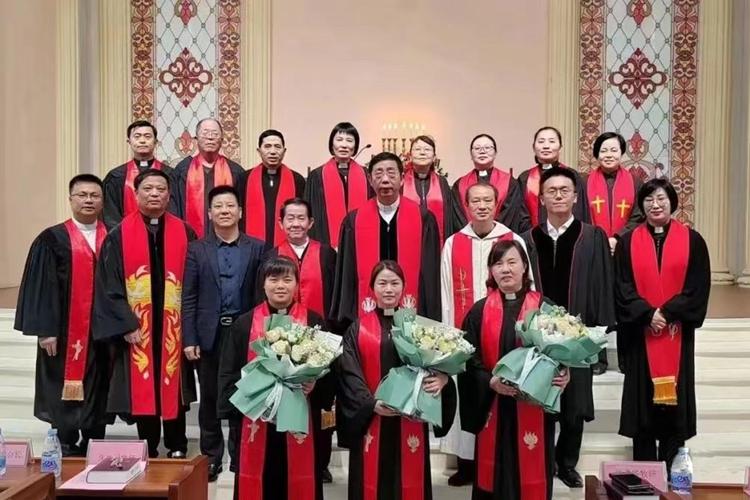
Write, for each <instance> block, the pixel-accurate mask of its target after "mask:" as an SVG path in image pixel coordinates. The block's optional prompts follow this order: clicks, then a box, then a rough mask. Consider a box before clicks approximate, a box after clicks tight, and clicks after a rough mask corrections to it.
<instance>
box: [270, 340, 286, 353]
mask: <svg viewBox="0 0 750 500" xmlns="http://www.w3.org/2000/svg"><path fill="white" fill-rule="evenodd" d="M271 349H273V352H275V353H276V354H278V355H279V356H283V355H284V354H289V350H290V349H289V342H287V341H286V340H279V341H277V342H274V343H273V344H271Z"/></svg>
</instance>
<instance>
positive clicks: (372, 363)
mask: <svg viewBox="0 0 750 500" xmlns="http://www.w3.org/2000/svg"><path fill="white" fill-rule="evenodd" d="M382 335H383V334H382V331H381V328H380V320H379V319H378V315H377V313H375V312H374V311H371V312H368V313H365V314H363V315H361V316H360V321H359V335H358V340H357V343H358V347H359V352H360V359H361V360H362V372H363V374H364V376H365V383H367V387H369V389H370V392H372V393H373V394H375V391H376V390H377V388H378V385H379V384H380V379H381V377H380V373H381V367H380V342H381V340H382ZM381 418H382V417H381V416H380V415H377V414H375V415H374V416H373V418H372V421H371V422H370V427H369V428H368V429H367V434H365V435H364V436H363V437H362V441H363V443H362V449H363V462H364V474H363V477H364V500H377V499H378V475H379V471H378V459H379V454H380V424H381ZM388 418H398V419H399V420H400V421H401V443H400V445H399V450H400V452H401V498H404V499H407V498H408V499H420V498H424V479H425V478H424V467H425V463H424V448H423V447H424V446H428V445H429V442H428V440H427V435H426V432H425V429H424V424H422V423H421V422H417V421H413V420H409V419H407V418H400V417H388ZM394 451H395V450H394Z"/></svg>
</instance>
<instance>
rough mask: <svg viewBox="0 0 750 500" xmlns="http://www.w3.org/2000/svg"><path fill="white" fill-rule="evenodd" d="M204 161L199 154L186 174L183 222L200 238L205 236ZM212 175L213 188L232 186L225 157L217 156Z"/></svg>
mask: <svg viewBox="0 0 750 500" xmlns="http://www.w3.org/2000/svg"><path fill="white" fill-rule="evenodd" d="M205 162H206V161H205V160H204V159H203V156H202V155H201V154H200V153H199V154H198V155H196V156H195V157H193V161H191V162H190V166H189V167H188V173H187V185H186V199H185V205H186V206H185V220H186V221H187V223H188V224H190V227H192V228H193V231H195V234H197V235H198V237H199V238H202V237H203V235H204V234H205V227H204V220H205V218H206V206H205V205H206V204H205V191H204V189H205V186H204V184H205V182H204V176H203V164H204V163H205ZM211 170H212V172H213V175H214V187H218V186H231V185H233V184H234V180H233V179H232V171H231V170H230V169H229V162H228V161H227V158H226V156H224V155H219V156H217V157H216V162H215V163H214V166H213V168H212V169H211Z"/></svg>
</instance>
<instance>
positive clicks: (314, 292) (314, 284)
mask: <svg viewBox="0 0 750 500" xmlns="http://www.w3.org/2000/svg"><path fill="white" fill-rule="evenodd" d="M276 250H277V251H278V253H279V255H284V256H286V257H289V258H290V259H292V260H293V261H294V262H296V263H297V267H298V269H299V287H297V301H298V302H299V303H301V304H304V306H305V307H306V308H308V309H310V310H311V311H315V312H316V313H318V314H319V315H320V316H321V317H322V318H325V317H327V316H328V315H327V314H325V306H324V305H323V275H322V273H321V269H320V242H318V241H315V240H308V242H307V249H306V250H305V253H304V254H303V255H302V257H303V258H302V260H300V259H299V257H297V253H296V252H295V251H294V249H293V248H292V245H290V244H289V242H288V241H285V242H284V243H282V244H281V245H279V246H278V247H277V248H276Z"/></svg>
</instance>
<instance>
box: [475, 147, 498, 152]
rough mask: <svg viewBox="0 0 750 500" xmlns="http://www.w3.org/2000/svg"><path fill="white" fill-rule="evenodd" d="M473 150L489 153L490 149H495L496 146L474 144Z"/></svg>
mask: <svg viewBox="0 0 750 500" xmlns="http://www.w3.org/2000/svg"><path fill="white" fill-rule="evenodd" d="M471 150H472V151H474V152H475V153H485V152H487V153H489V152H490V151H494V150H495V146H474V147H472V148H471Z"/></svg>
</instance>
